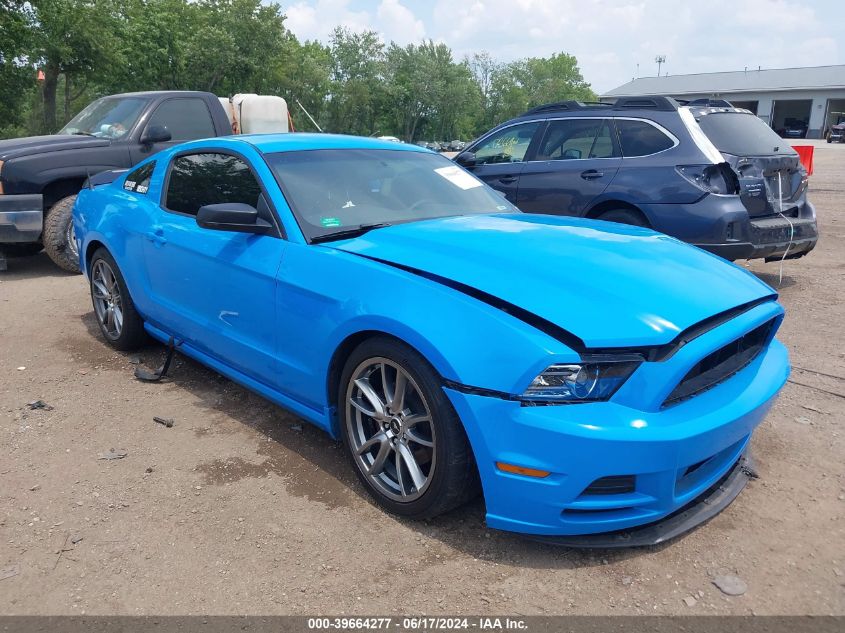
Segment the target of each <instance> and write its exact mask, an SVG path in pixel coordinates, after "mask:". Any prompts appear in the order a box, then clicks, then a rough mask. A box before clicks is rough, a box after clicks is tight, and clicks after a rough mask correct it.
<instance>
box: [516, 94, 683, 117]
mask: <svg viewBox="0 0 845 633" xmlns="http://www.w3.org/2000/svg"><path fill="white" fill-rule="evenodd" d="M679 105H680V104H679V103H678V102H677V101H675V100H674V99H672V98H671V97H652V96H648V97H619V98H618V99H617V100H616V101H615V102H614V103H605V102H602V101H557V102H555V103H546V104H543V105H539V106H537V107H536V108H531V109H530V110H528V111H527V112H523V113H522V114H521V115H520V116H528V115H531V114H545V113H548V112H573V111H576V110H597V109H612V110H623V109H625V110H635V109H636V110H661V111H666V112H674V111H675V110H677V109H678V106H679Z"/></svg>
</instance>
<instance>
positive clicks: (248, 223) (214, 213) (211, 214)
mask: <svg viewBox="0 0 845 633" xmlns="http://www.w3.org/2000/svg"><path fill="white" fill-rule="evenodd" d="M197 224H198V225H199V226H201V227H202V228H204V229H215V230H218V231H234V232H236V233H258V234H259V235H263V234H265V233H269V232H270V230H271V229H272V228H273V225H272V224H270V223H269V222H267V221H266V220H264V219H262V218H260V217H258V210H257V209H256V208H255V207H252V206H250V205H248V204H242V203H240V202H224V203H222V204H207V205H205V206H204V207H200V210H199V211H197Z"/></svg>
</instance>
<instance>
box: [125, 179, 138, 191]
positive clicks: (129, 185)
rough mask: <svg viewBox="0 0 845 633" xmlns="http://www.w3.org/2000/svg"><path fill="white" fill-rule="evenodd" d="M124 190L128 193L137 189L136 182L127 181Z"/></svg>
mask: <svg viewBox="0 0 845 633" xmlns="http://www.w3.org/2000/svg"><path fill="white" fill-rule="evenodd" d="M123 188H124V189H126V190H127V191H132V190H133V189H134V188H135V181H134V180H127V181H126V182H124V183H123Z"/></svg>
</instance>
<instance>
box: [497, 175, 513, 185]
mask: <svg viewBox="0 0 845 633" xmlns="http://www.w3.org/2000/svg"><path fill="white" fill-rule="evenodd" d="M499 182H500V183H502V184H503V185H509V184H511V183H512V182H516V176H502V177H501V178H499Z"/></svg>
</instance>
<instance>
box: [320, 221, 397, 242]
mask: <svg viewBox="0 0 845 633" xmlns="http://www.w3.org/2000/svg"><path fill="white" fill-rule="evenodd" d="M386 226H391V224H390V222H375V223H373V224H359V225H358V226H353V227H350V228H348V229H343V230H341V231H335V232H334V233H328V234H327V235H318V236H317V237H312V238H311V243H312V244H319V243H321V242H332V241H334V240H342V239H346V238H347V237H359V236H361V235H364V233H367V232H369V231H372V230H373V229H382V228H384V227H386Z"/></svg>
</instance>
